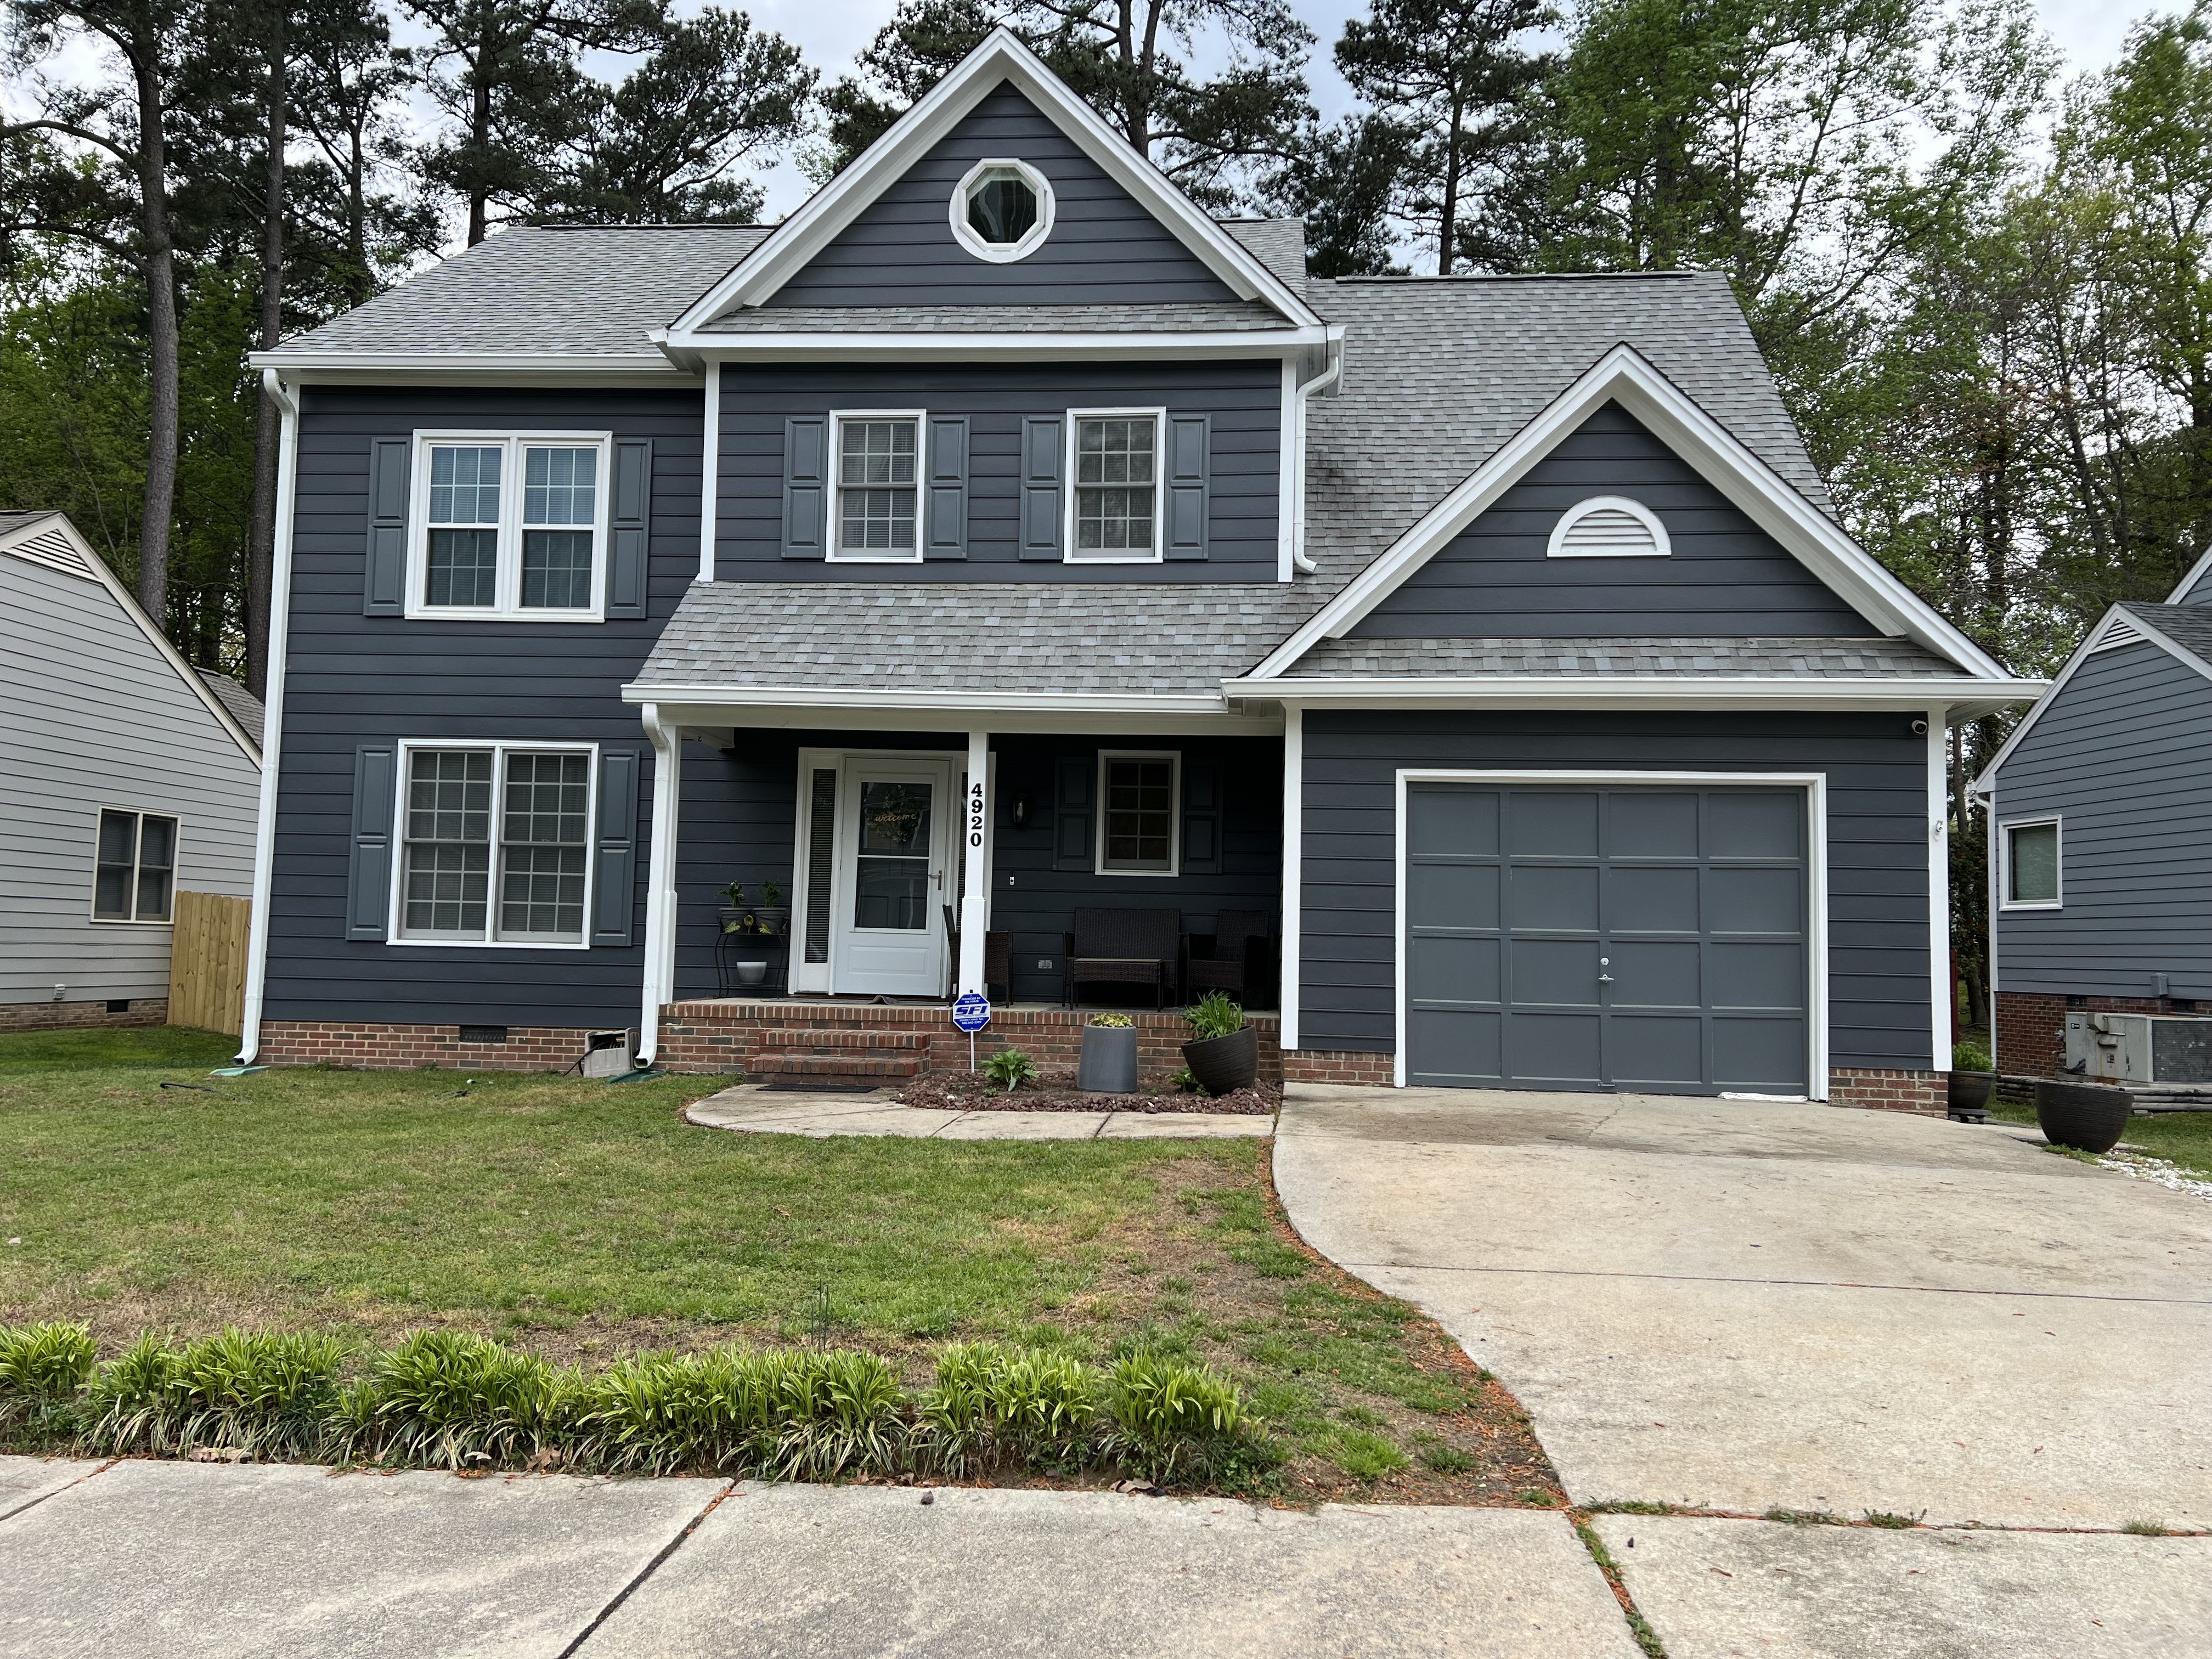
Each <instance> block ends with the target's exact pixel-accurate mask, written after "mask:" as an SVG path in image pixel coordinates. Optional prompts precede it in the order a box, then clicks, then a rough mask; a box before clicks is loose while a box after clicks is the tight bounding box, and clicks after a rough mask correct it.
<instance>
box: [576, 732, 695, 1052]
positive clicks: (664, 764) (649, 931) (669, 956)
mask: <svg viewBox="0 0 2212 1659" xmlns="http://www.w3.org/2000/svg"><path fill="white" fill-rule="evenodd" d="M640 718H641V720H642V721H643V723H644V726H645V736H646V740H647V742H648V743H650V744H652V745H653V849H652V854H651V859H652V862H651V864H650V866H648V868H647V872H646V886H645V950H644V951H643V956H644V958H645V959H644V962H643V963H642V964H641V969H640V973H639V989H640V991H641V1000H642V1004H643V1006H641V1008H640V1009H639V1011H638V1027H637V1032H638V1044H637V1054H636V1055H635V1060H634V1063H635V1066H637V1068H638V1069H639V1070H640V1071H643V1070H644V1069H645V1068H646V1067H647V1066H651V1065H652V1064H653V1059H654V1056H656V1055H657V1054H659V1052H660V1011H661V1009H663V1008H664V1007H665V1006H667V1005H668V1004H669V1003H670V1002H671V1001H672V1000H674V997H675V994H676V916H677V896H676V848H677V833H678V831H677V816H678V809H679V804H680V802H681V800H682V799H683V764H684V739H683V737H682V734H681V733H679V732H675V731H673V730H671V728H670V726H668V724H667V723H666V722H665V720H662V719H661V717H660V710H659V709H658V708H655V707H654V706H653V704H651V703H647V704H646V705H645V707H644V708H643V709H641V711H640ZM588 920H589V915H588V913H586V921H588Z"/></svg>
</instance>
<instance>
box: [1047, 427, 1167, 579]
mask: <svg viewBox="0 0 2212 1659" xmlns="http://www.w3.org/2000/svg"><path fill="white" fill-rule="evenodd" d="M1073 425H1074V428H1075V433H1074V451H1075V454H1074V463H1075V464H1074V467H1073V472H1074V482H1075V506H1074V517H1075V533H1074V536H1073V542H1072V545H1071V548H1070V550H1069V554H1068V556H1069V557H1070V558H1073V559H1102V560H1128V559H1148V558H1152V557H1154V556H1156V553H1157V544H1158V518H1159V429H1160V422H1159V416H1158V414H1157V413H1138V414H1110V415H1085V414H1081V413H1078V414H1076V415H1075V416H1073Z"/></svg>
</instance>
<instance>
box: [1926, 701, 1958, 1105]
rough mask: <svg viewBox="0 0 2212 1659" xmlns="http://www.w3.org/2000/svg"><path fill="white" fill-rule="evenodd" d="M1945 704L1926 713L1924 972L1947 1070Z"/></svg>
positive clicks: (1939, 1057)
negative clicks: (1925, 972)
mask: <svg viewBox="0 0 2212 1659" xmlns="http://www.w3.org/2000/svg"><path fill="white" fill-rule="evenodd" d="M1950 712H1951V711H1950V710H1949V709H1948V708H1931V709H1929V711H1928V976H1929V981H1930V984H1929V996H1930V1006H1929V1026H1930V1028H1931V1030H1932V1035H1933V1036H1934V1038H1935V1042H1934V1044H1933V1046H1934V1048H1935V1051H1936V1052H1935V1056H1934V1058H1935V1066H1936V1070H1937V1071H1939V1072H1948V1071H1949V1070H1950V1069H1951V1014H1952V1009H1953V1006H1954V1000H1955V999H1956V997H1957V994H1958V987H1956V986H1954V985H1953V984H1952V983H1951V840H1950V836H1948V834H1947V833H1946V831H1947V830H1948V828H1949V825H1950V822H1951V778H1950V766H1949V760H1950V756H1949V753H1948V747H1949V745H1948V737H1949V734H1948V732H1946V731H1945V729H1944V727H1945V725H1946V722H1947V719H1948V715H1949V714H1950Z"/></svg>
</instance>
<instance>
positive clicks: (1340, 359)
mask: <svg viewBox="0 0 2212 1659" xmlns="http://www.w3.org/2000/svg"><path fill="white" fill-rule="evenodd" d="M1322 359H1323V363H1322V371H1321V373H1320V374H1316V375H1315V376H1314V377H1313V379H1311V380H1307V381H1305V382H1304V383H1303V384H1302V385H1300V386H1298V387H1297V392H1295V394H1294V395H1293V396H1292V398H1291V413H1292V415H1293V416H1294V419H1293V421H1292V422H1291V426H1290V428H1287V430H1288V434H1289V435H1288V436H1287V437H1286V438H1285V441H1284V449H1285V456H1286V461H1285V466H1286V468H1287V470H1288V471H1290V473H1291V483H1290V515H1291V532H1290V538H1291V573H1292V574H1295V575H1306V576H1310V575H1312V574H1314V572H1315V570H1316V568H1317V567H1316V565H1315V563H1314V562H1313V560H1312V559H1311V558H1310V557H1309V556H1308V555H1307V553H1306V448H1307V445H1306V425H1307V422H1306V414H1307V410H1308V407H1309V404H1308V400H1309V399H1310V398H1312V397H1313V395H1314V394H1315V393H1316V392H1324V391H1326V390H1328V387H1329V386H1333V385H1334V384H1335V383H1336V381H1337V380H1339V379H1340V377H1341V376H1342V375H1343V374H1344V339H1343V336H1342V334H1341V332H1340V333H1339V334H1338V336H1337V337H1336V338H1334V339H1333V340H1331V341H1330V342H1329V343H1328V346H1327V347H1326V348H1325V349H1323V351H1322ZM1291 579H1292V577H1291V575H1285V576H1284V577H1283V578H1282V580H1285V581H1289V580H1291Z"/></svg>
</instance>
